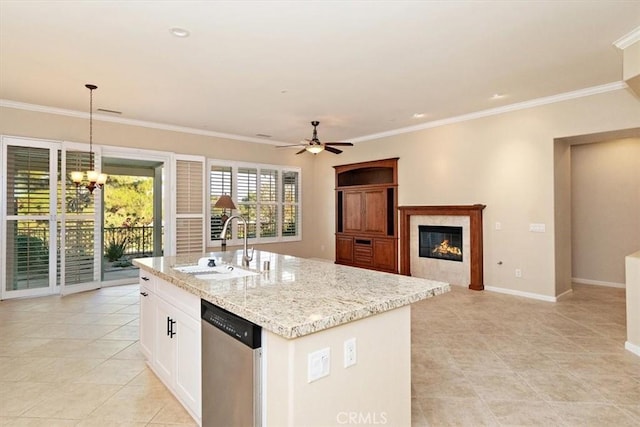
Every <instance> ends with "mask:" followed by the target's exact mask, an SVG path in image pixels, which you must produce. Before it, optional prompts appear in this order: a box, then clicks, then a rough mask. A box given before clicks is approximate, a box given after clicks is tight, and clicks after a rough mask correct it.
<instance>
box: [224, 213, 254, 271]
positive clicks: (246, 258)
mask: <svg viewBox="0 0 640 427" xmlns="http://www.w3.org/2000/svg"><path fill="white" fill-rule="evenodd" d="M234 218H237V219H238V221H242V225H243V227H244V245H243V251H242V266H243V267H249V262H251V261H252V260H253V248H251V255H249V250H248V249H247V237H248V236H247V220H246V219H244V217H243V216H241V215H231V216H230V217H229V218H228V219H227V220H226V221H225V223H224V225H223V226H222V232H221V233H220V238H222V239H224V236H226V235H227V227H228V226H229V224H231V220H232V219H234Z"/></svg>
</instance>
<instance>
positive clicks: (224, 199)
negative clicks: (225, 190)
mask: <svg viewBox="0 0 640 427" xmlns="http://www.w3.org/2000/svg"><path fill="white" fill-rule="evenodd" d="M213 207H214V208H222V209H236V205H234V204H233V200H231V197H230V196H228V195H226V194H223V195H222V196H220V198H219V199H218V201H217V202H216V204H215V205H213Z"/></svg>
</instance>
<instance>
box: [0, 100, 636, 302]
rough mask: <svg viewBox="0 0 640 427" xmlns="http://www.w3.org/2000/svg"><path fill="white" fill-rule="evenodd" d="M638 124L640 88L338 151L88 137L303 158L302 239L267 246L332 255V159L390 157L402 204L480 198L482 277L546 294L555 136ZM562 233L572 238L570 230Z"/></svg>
mask: <svg viewBox="0 0 640 427" xmlns="http://www.w3.org/2000/svg"><path fill="white" fill-rule="evenodd" d="M94 117H95V116H94ZM636 127H640V100H639V99H638V98H637V97H635V96H634V95H633V94H632V93H631V92H630V91H628V90H626V89H621V90H616V91H612V92H606V93H601V94H597V95H592V96H589V97H584V98H579V99H572V100H567V101H563V102H558V103H555V104H549V105H542V106H538V107H533V108H529V109H523V110H518V111H513V112H509V113H504V114H501V115H497V116H490V117H485V118H479V119H475V120H471V121H466V122H460V123H456V124H451V125H447V126H441V127H437V128H430V129H425V130H421V131H416V132H412V133H406V134H400V135H396V136H391V137H386V138H380V139H377V140H372V141H367V142H363V143H359V144H357V145H356V146H355V147H352V148H347V149H346V150H345V151H344V153H343V154H341V155H339V156H336V155H333V154H330V153H321V154H320V155H317V156H310V155H309V156H308V155H304V156H303V155H300V156H295V154H294V152H295V151H291V152H289V151H286V150H277V149H275V148H273V147H272V146H269V145H262V144H251V143H243V142H238V141H230V140H224V139H219V138H213V137H205V136H199V135H191V134H184V133H179V132H170V131H162V130H154V129H147V128H141V127H135V126H127V125H119V124H115V123H106V122H97V123H96V122H94V137H95V142H96V143H97V144H106V145H120V146H132V147H139V148H146V149H155V150H167V151H174V152H177V153H182V154H200V155H205V156H207V157H213V158H222V159H232V160H245V161H256V162H263V163H275V164H290V165H295V166H301V167H302V168H303V214H304V217H303V236H304V240H303V241H302V242H300V243H287V244H280V245H275V246H273V245H270V246H269V250H274V251H282V252H284V253H289V254H294V255H299V256H311V257H319V258H327V259H334V256H335V255H334V254H335V242H334V233H335V214H334V211H335V196H334V188H335V182H334V169H333V167H332V166H334V165H338V164H346V163H354V162H361V161H367V160H376V159H384V158H390V157H399V158H400V160H399V173H398V178H399V188H398V201H399V204H400V205H401V206H402V205H444V204H465V205H468V204H475V203H482V204H486V205H487V207H486V209H485V210H484V212H483V216H484V273H485V280H484V283H485V285H486V286H493V287H497V288H505V289H510V290H513V291H518V292H527V293H532V294H537V295H542V296H547V297H554V296H555V295H558V294H559V293H561V292H562V291H563V286H566V283H569V282H570V280H571V278H570V276H568V275H569V274H570V271H571V269H570V266H569V267H567V266H566V262H567V259H568V260H570V259H571V257H570V255H567V254H566V253H565V254H564V255H563V256H558V257H557V256H556V250H558V249H559V248H560V249H562V248H565V249H564V250H565V252H570V241H568V242H564V243H563V242H558V241H557V240H556V229H555V223H556V222H558V223H561V224H564V223H567V222H569V221H570V219H566V215H568V214H569V212H565V210H562V211H561V212H559V211H557V210H556V206H555V205H556V203H557V201H562V200H570V188H569V187H567V186H566V185H565V186H564V187H563V186H558V185H556V175H558V173H557V172H556V155H557V154H558V153H557V149H556V146H555V145H554V140H555V139H557V138H564V137H571V136H575V135H583V134H592V133H597V132H606V131H612V130H617V129H628V128H636ZM0 133H2V134H9V135H23V136H30V137H39V138H50V139H64V140H70V141H78V142H83V141H84V142H86V140H87V138H88V135H87V134H86V133H87V129H86V120H82V119H75V118H70V117H64V116H55V115H51V114H44V113H34V112H26V111H22V110H14V109H10V108H1V109H0ZM497 221H499V222H501V224H502V229H501V230H499V231H497V230H495V227H494V224H495V222H497ZM530 223H544V224H546V233H531V232H529V231H528V229H529V224H530ZM559 238H560V239H564V240H566V239H567V238H569V239H570V234H567V233H565V234H562V233H560V234H559ZM567 248H568V249H567ZM265 249H266V248H265ZM498 261H502V265H498ZM516 268H519V269H521V270H522V273H523V275H522V278H520V279H516V278H515V276H514V270H515V269H516ZM556 276H558V277H556ZM558 284H564V285H561V286H559V285H558Z"/></svg>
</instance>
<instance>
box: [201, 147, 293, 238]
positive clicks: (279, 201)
mask: <svg viewBox="0 0 640 427" xmlns="http://www.w3.org/2000/svg"><path fill="white" fill-rule="evenodd" d="M212 167H223V168H224V167H227V168H229V167H230V168H231V182H232V184H231V194H229V196H231V199H232V200H233V202H234V203H235V205H236V207H238V206H239V203H238V170H239V169H255V170H256V179H257V192H256V202H255V207H256V215H257V217H256V218H257V219H259V215H260V210H261V209H260V208H261V205H262V203H264V205H265V206H273V202H262V201H261V198H260V180H261V175H262V171H263V170H265V171H276V172H277V180H276V202H275V206H276V236H275V237H260V227H259V225H258V224H256V227H255V229H256V237H249V242H250V243H252V244H266V243H284V242H297V241H301V240H302V215H303V212H302V168H300V167H296V166H287V165H273V164H267V163H252V162H239V161H230V160H220V159H207V161H206V174H207V176H206V182H207V188H206V190H205V191H206V201H207V203H206V230H207V237H206V242H207V247H211V248H220V247H221V245H222V240H221V239H212V237H211V229H212V222H213V221H212V207H213V206H212V203H211V197H212V195H211V168H212ZM288 172H293V173H297V179H298V181H297V192H298V200H297V202H296V203H291V202H286V201H285V200H284V198H283V194H282V185H283V182H282V180H283V177H284V175H285V173H288ZM288 205H289V206H290V205H295V206H296V209H297V226H298V227H297V233H296V235H295V236H283V230H282V228H283V219H282V218H283V211H284V207H285V206H288ZM238 213H239V212H238V209H235V210H234V211H233V214H238ZM228 214H230V213H229V212H228ZM238 228H239V224H238V221H237V220H236V221H233V222H232V223H231V237H230V238H228V239H227V240H226V242H227V245H230V246H238V245H242V243H243V239H242V238H238Z"/></svg>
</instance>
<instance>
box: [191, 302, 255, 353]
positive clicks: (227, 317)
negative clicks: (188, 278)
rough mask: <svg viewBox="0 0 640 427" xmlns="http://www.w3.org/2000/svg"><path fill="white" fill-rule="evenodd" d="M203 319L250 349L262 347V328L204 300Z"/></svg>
mask: <svg viewBox="0 0 640 427" xmlns="http://www.w3.org/2000/svg"><path fill="white" fill-rule="evenodd" d="M201 307H202V313H201V317H202V320H203V321H204V322H207V323H209V324H210V325H212V326H214V327H215V328H217V329H219V330H221V331H222V332H224V333H226V334H227V335H229V336H231V337H233V338H235V339H237V340H238V341H240V342H242V343H243V344H245V345H247V346H248V347H250V348H254V349H255V348H259V347H260V346H261V344H262V343H261V335H262V334H261V330H262V328H261V327H260V326H258V325H256V324H254V323H252V322H250V321H248V320H246V319H243V318H242V317H239V316H237V315H235V314H233V313H231V312H229V311H227V310H225V309H223V308H221V307H218V306H217V305H214V304H211V303H210V302H209V301H205V300H202V306H201Z"/></svg>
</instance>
